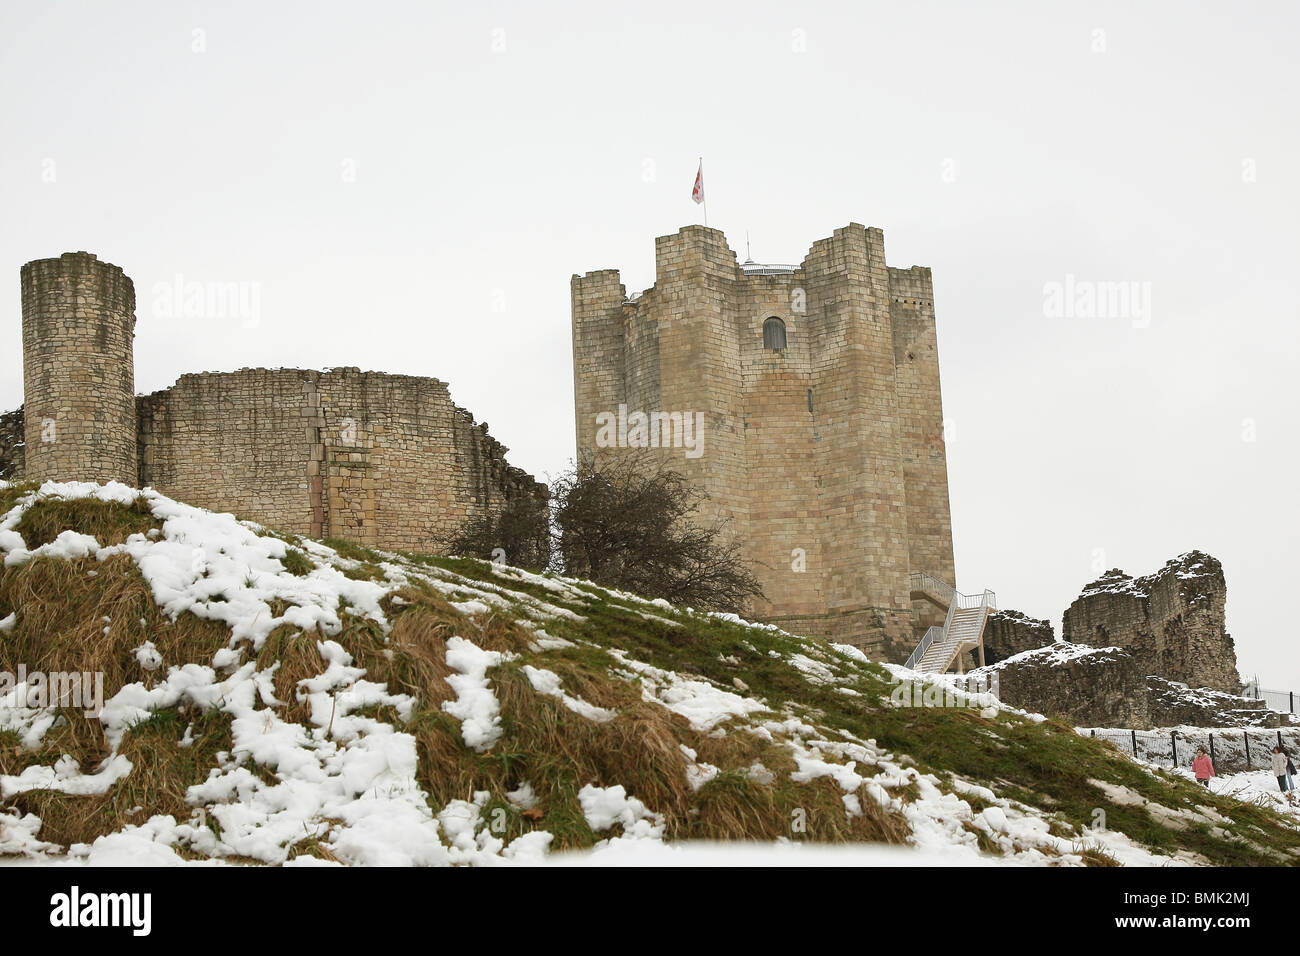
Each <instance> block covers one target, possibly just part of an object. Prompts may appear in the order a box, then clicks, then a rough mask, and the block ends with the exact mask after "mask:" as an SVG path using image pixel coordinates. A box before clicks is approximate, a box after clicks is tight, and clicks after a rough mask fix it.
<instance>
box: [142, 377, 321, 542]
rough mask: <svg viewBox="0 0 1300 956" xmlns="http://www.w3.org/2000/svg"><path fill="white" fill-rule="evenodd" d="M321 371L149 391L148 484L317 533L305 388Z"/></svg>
mask: <svg viewBox="0 0 1300 956" xmlns="http://www.w3.org/2000/svg"><path fill="white" fill-rule="evenodd" d="M313 374H315V373H310V372H301V371H298V370H296V369H274V370H268V369H242V370H240V371H238V372H223V373H206V372H205V373H201V374H195V375H182V376H181V378H180V379H179V380H178V381H177V382H176V384H175V385H173V386H172V387H171V388H169V389H165V390H163V391H160V392H154V393H153V394H152V395H146V396H142V397H141V398H140V400H139V402H138V409H137V410H138V419H139V435H140V460H139V472H140V483H141V484H142V485H148V486H151V487H153V488H156V489H157V490H159V491H161V492H162V493H163V494H165V495H168V496H170V497H172V498H176V499H177V500H179V501H184V502H185V503H186V504H191V505H195V506H196V507H200V508H208V509H211V510H214V511H230V512H233V513H235V514H236V515H238V516H239V517H241V518H248V519H250V520H253V521H257V522H260V523H262V524H265V525H267V526H269V527H272V528H275V529H277V530H280V531H287V532H291V533H295V534H311V533H312V532H313V530H314V528H313V525H312V513H311V499H310V495H309V475H308V463H309V461H310V460H311V444H310V442H309V441H308V437H307V429H308V417H309V414H310V408H309V406H308V402H307V398H306V388H305V387H306V385H307V384H308V383H309V382H310V377H311V375H313Z"/></svg>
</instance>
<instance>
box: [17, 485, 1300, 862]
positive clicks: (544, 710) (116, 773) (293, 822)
mask: <svg viewBox="0 0 1300 956" xmlns="http://www.w3.org/2000/svg"><path fill="white" fill-rule="evenodd" d="M0 554H2V555H3V570H2V571H0V670H4V671H7V672H8V673H10V674H12V675H14V676H15V678H16V677H17V675H18V673H19V667H20V665H21V667H22V671H23V673H24V674H25V675H26V677H27V682H26V683H24V684H19V685H17V686H14V679H11V680H10V685H9V686H8V687H0V690H3V691H5V692H7V696H6V697H4V698H3V700H0V853H4V854H17V855H23V856H26V857H29V858H32V859H40V860H52V861H73V862H76V861H92V862H131V863H151V864H164V863H181V862H202V861H226V862H246V863H247V862H257V863H271V864H277V863H296V864H305V863H320V862H326V863H330V862H341V863H349V864H417V865H425V864H457V863H468V864H488V863H498V862H514V863H540V862H547V861H551V862H554V861H557V860H560V861H579V862H584V861H585V862H598V863H600V862H615V863H617V862H629V861H630V862H638V863H641V862H651V863H663V862H667V863H677V862H693V861H696V860H702V861H705V862H715V861H716V860H717V859H718V854H723V855H724V856H725V855H726V854H727V853H728V852H729V851H728V850H727V849H726V843H725V842H721V841H736V840H748V841H756V842H755V845H753V846H751V847H750V848H749V849H748V850H747V851H745V852H744V853H741V854H740V855H738V856H737V857H736V859H737V861H739V862H744V861H745V860H746V859H748V860H754V859H756V857H755V854H756V853H760V854H762V855H761V857H757V859H762V861H763V862H771V861H777V862H780V861H783V860H785V859H787V858H788V859H790V860H792V861H794V862H800V861H801V860H803V859H810V858H811V859H816V860H817V862H824V861H827V860H829V859H831V857H828V856H827V855H826V854H827V853H828V852H829V851H814V850H813V849H812V848H809V847H803V848H800V847H797V846H795V845H796V844H800V843H823V844H825V843H838V844H844V845H845V846H846V847H847V848H849V849H846V850H845V851H844V852H846V853H848V854H850V855H849V856H848V857H844V856H841V857H839V859H841V860H851V861H853V862H862V861H865V862H883V863H889V864H893V863H897V862H899V861H900V860H901V859H906V860H910V861H912V862H925V863H933V862H937V861H943V862H950V863H954V864H961V863H999V862H1013V863H1031V864H1065V865H1078V864H1097V863H1114V862H1119V863H1126V864H1165V863H1170V862H1176V863H1204V862H1215V863H1260V862H1289V861H1291V860H1293V859H1295V857H1296V854H1297V852H1300V833H1298V832H1297V827H1296V824H1295V822H1294V820H1293V819H1289V818H1286V817H1283V816H1282V815H1279V814H1277V813H1275V812H1274V811H1273V810H1271V809H1268V808H1264V807H1258V806H1254V805H1251V804H1246V803H1239V802H1236V801H1233V800H1231V799H1230V798H1226V797H1216V796H1212V795H1208V794H1205V793H1204V791H1201V790H1200V789H1199V788H1197V787H1196V786H1195V785H1194V784H1190V783H1188V782H1186V781H1183V780H1179V779H1178V778H1176V777H1175V776H1173V775H1169V774H1161V773H1157V772H1152V771H1150V770H1147V769H1145V768H1142V767H1140V766H1138V765H1136V764H1134V763H1133V762H1131V761H1129V760H1127V759H1125V758H1124V757H1122V756H1120V755H1118V754H1116V753H1114V752H1113V751H1111V750H1109V749H1107V748H1105V747H1104V746H1102V745H1100V744H1098V743H1097V742H1095V741H1090V740H1084V739H1081V738H1079V737H1078V736H1076V735H1075V734H1073V733H1072V732H1071V731H1070V730H1069V728H1065V727H1060V726H1057V725H1054V724H1051V723H1050V722H1044V721H1042V720H1041V718H1039V719H1037V720H1035V719H1033V718H1031V717H1030V716H1028V715H1023V714H1020V713H1017V712H1014V711H1011V710H1007V709H1004V708H1000V707H999V706H998V705H997V702H996V701H995V700H993V699H992V698H989V697H979V698H974V699H968V698H966V697H964V696H962V695H956V696H954V695H952V694H948V695H944V694H943V693H938V694H936V693H934V688H933V686H931V688H930V692H929V693H926V692H925V690H926V687H925V685H924V684H923V683H922V682H923V680H924V679H923V678H921V677H920V675H916V674H913V673H911V672H905V671H902V669H901V668H887V667H882V666H880V665H877V664H873V663H871V662H869V661H867V660H866V659H865V658H863V657H862V655H861V654H860V653H858V652H857V651H855V650H853V649H851V648H847V647H837V646H833V645H829V644H825V643H823V642H820V641H812V640H806V639H801V638H796V637H792V636H790V635H788V634H785V633H784V632H782V631H780V630H778V629H776V628H773V627H770V626H761V625H750V624H747V623H745V622H743V621H740V620H738V619H736V618H734V617H730V616H724V615H708V614H696V613H693V612H690V611H688V610H682V609H678V608H674V607H671V606H669V605H667V604H666V603H664V602H661V601H656V602H650V601H645V600H642V599H640V598H637V597H635V596H632V595H628V594H621V593H615V592H610V591H607V590H603V589H600V588H596V587H594V586H592V585H589V584H586V583H584V582H580V581H572V580H566V579H563V578H558V577H553V576H542V575H535V574H530V573H527V572H524V571H520V570H517V569H514V568H510V567H506V566H500V565H492V564H487V563H484V562H477V561H469V560H458V559H443V558H427V557H423V556H415V555H396V554H387V553H376V552H370V551H366V550H364V549H360V548H356V547H355V546H351V545H348V544H346V543H344V542H331V543H330V544H325V543H319V542H315V541H310V540H306V539H303V538H298V537H295V536H288V535H279V534H276V533H273V532H271V531H268V530H267V529H263V528H261V527H259V526H257V525H255V524H252V523H249V522H242V521H238V520H236V519H235V518H234V517H232V516H230V515H222V514H213V513H210V512H206V511H203V510H201V509H197V508H192V507H190V506H187V505H185V504H182V503H179V502H176V501H173V500H171V499H168V498H166V497H165V496H163V495H160V494H157V493H156V492H153V491H150V490H145V491H143V492H140V491H136V490H134V489H130V488H126V487H124V486H121V485H115V484H110V485H107V486H101V485H94V484H81V483H69V484H54V483H47V484H45V485H43V486H41V487H40V488H38V489H37V488H31V487H27V488H22V487H15V486H9V485H5V484H4V483H0ZM69 672H77V673H78V674H94V673H100V674H102V675H103V688H104V699H103V700H102V701H94V702H93V706H86V707H72V706H69V702H68V700H66V699H65V700H64V701H62V702H60V701H58V700H51V699H49V697H50V695H49V694H48V693H45V694H44V696H42V693H37V692H36V690H37V689H36V688H35V684H36V681H37V677H33V675H50V674H66V673H69ZM40 679H42V680H43V679H44V677H43V676H42V677H41V678H40ZM65 689H66V688H65ZM913 690H915V691H917V692H916V693H911V691H913ZM904 691H905V692H904ZM945 696H946V699H945ZM65 697H66V695H65ZM60 703H62V704H63V706H59V704H60ZM935 703H939V704H941V705H942V704H945V703H946V704H947V705H948V706H930V705H933V704H935ZM87 711H88V712H87ZM1098 810H1100V811H1103V812H1101V813H1098V812H1097V811H1098ZM1171 821H1172V822H1171ZM665 844H668V845H669V846H668V847H665ZM890 845H892V846H894V847H895V849H893V850H887V849H886V848H887V847H888V846H890ZM674 846H675V847H678V849H676V850H674V849H672V847H674ZM762 847H766V848H767V849H762ZM853 847H857V848H858V849H857V850H854V849H852V848H853ZM801 853H803V854H812V856H807V855H805V856H803V857H800V856H799V854H801ZM773 854H775V855H773ZM900 854H901V856H900ZM832 856H833V854H832Z"/></svg>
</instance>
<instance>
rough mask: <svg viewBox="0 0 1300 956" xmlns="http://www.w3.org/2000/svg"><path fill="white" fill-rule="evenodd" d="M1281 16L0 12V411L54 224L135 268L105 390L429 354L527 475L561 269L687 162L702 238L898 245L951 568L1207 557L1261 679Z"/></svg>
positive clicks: (602, 239)
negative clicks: (220, 288)
mask: <svg viewBox="0 0 1300 956" xmlns="http://www.w3.org/2000/svg"><path fill="white" fill-rule="evenodd" d="M1209 7H1213V8H1215V9H1216V10H1217V11H1219V12H1207V10H1206V9H1205V8H1209ZM1297 9H1298V8H1297V6H1296V5H1295V4H1290V3H1259V4H1255V3H1243V2H1238V3H1233V4H1188V3H1132V2H1117V3H1095V2H1092V3H1051V4H1042V3H1025V4H991V5H984V6H980V5H977V4H973V3H959V2H954V3H930V4H927V3H889V4H878V3H864V2H861V0H856V2H848V3H842V4H830V3H827V4H790V3H766V2H752V0H751V2H746V3H736V4H722V3H700V2H698V0H696V2H691V3H673V2H656V3H653V4H644V3H642V4H631V5H626V6H625V8H624V7H620V6H618V5H614V4H609V3H604V2H601V3H596V2H581V3H578V2H574V0H566V2H565V3H563V4H561V5H556V4H524V3H480V4H456V5H452V4H441V3H437V4H435V3H428V2H408V3H396V2H372V3H368V4H357V3H341V2H314V3H300V4H288V3H280V4H272V3H257V2H244V3H240V2H233V3H220V4H217V3H162V2H158V3H139V2H135V3H132V2H122V0H118V2H114V3H112V4H108V3H92V2H87V3H43V4H37V3H27V4H7V5H5V7H4V8H3V10H2V12H0V89H2V90H3V97H2V98H0V131H2V134H0V136H2V138H0V143H2V144H3V147H2V148H0V222H2V223H3V225H4V228H3V229H0V277H7V278H5V279H4V280H3V283H2V284H0V408H3V409H8V408H12V407H15V406H17V405H18V404H20V403H21V401H22V369H21V362H20V351H19V350H20V344H21V335H20V317H21V303H20V296H19V284H18V272H19V267H20V266H21V265H22V263H24V262H26V261H28V260H31V259H37V258H45V257H49V256H57V255H59V254H60V253H62V252H66V251H75V250H81V249H84V250H87V251H90V252H94V253H96V254H97V255H98V256H99V257H100V258H101V259H105V260H108V261H110V262H114V263H116V264H118V265H120V266H122V268H123V269H125V270H126V272H127V274H128V275H130V276H131V277H132V278H133V279H134V280H135V285H136V291H137V298H138V322H137V325H136V340H135V357H136V387H137V389H138V390H139V391H142V392H148V391H154V390H157V389H160V388H165V387H167V386H168V385H170V384H171V383H172V382H173V381H174V380H175V379H176V378H177V376H179V375H180V374H182V373H185V372H193V371H203V370H212V371H218V370H231V369H237V368H241V367H246V366H269V367H279V366H287V367H305V368H317V367H319V368H323V367H329V366H337V365H357V366H360V367H362V368H364V369H375V370H382V371H388V372H402V373H410V374H417V375H430V376H436V377H438V378H441V379H444V380H446V381H448V382H449V383H450V385H451V393H452V397H453V399H454V400H455V401H456V402H457V403H459V404H461V405H464V406H465V407H467V408H468V409H470V410H471V411H472V412H473V413H474V414H475V416H476V417H477V418H478V419H479V420H480V421H487V422H489V424H490V428H491V431H492V433H493V434H494V435H495V436H496V437H498V438H499V439H500V440H501V441H503V442H504V443H505V444H506V445H508V446H509V447H510V448H511V454H510V458H511V460H512V462H513V463H515V464H517V465H520V466H521V467H523V468H526V469H528V470H529V471H531V472H533V473H534V474H536V475H538V476H539V477H543V478H544V477H545V476H546V475H547V473H555V472H556V471H558V470H559V469H561V468H562V467H563V466H564V465H565V463H566V462H567V461H568V459H569V458H571V457H572V455H573V447H574V436H573V410H572V384H573V382H572V370H571V353H570V332H569V277H570V276H571V275H572V274H573V273H575V272H587V271H591V270H594V269H601V268H618V269H621V270H622V271H623V277H624V281H625V282H626V283H627V286H628V290H629V292H638V291H640V290H642V289H643V288H645V287H646V286H648V285H649V284H650V283H651V282H652V281H653V275H654V262H653V253H654V242H653V241H654V237H655V236H658V235H663V234H666V233H669V232H674V231H676V230H677V229H678V228H680V227H681V226H683V225H685V224H688V223H691V222H698V221H699V212H700V211H699V208H698V207H697V206H695V205H694V204H693V203H691V201H690V187H691V183H692V181H693V179H694V176H695V169H696V163H697V160H698V157H699V156H700V155H703V156H704V159H705V174H706V186H707V193H708V198H709V205H708V210H709V219H710V224H711V225H713V226H716V227H718V228H721V229H723V230H725V231H726V234H727V236H728V238H729V240H730V242H731V245H732V248H733V249H736V250H738V251H739V252H740V253H741V258H744V242H745V234H746V231H748V232H749V235H750V237H751V239H752V244H753V256H754V258H755V259H756V260H759V261H769V262H799V261H801V260H802V258H803V257H804V255H805V254H806V253H807V251H808V247H809V246H810V245H811V244H812V243H813V242H814V241H815V240H817V239H819V238H822V237H825V236H828V235H830V233H831V232H832V230H834V229H835V228H837V227H840V226H843V225H845V224H847V223H849V222H860V223H864V224H866V225H869V226H878V227H880V228H881V229H883V230H884V234H885V249H886V255H887V258H888V260H889V262H890V264H891V265H895V266H904V267H906V266H909V265H912V264H921V265H928V266H931V267H932V268H933V270H934V284H935V307H936V311H937V316H938V327H939V357H940V364H941V368H942V376H943V402H944V409H945V413H946V418H947V420H948V464H949V479H950V483H951V497H952V512H953V532H954V536H955V544H956V560H957V574H958V579H959V580H958V582H957V583H958V586H959V587H960V588H961V589H962V590H965V591H979V590H980V589H982V588H984V587H989V588H992V589H994V590H996V591H997V593H998V596H999V599H1000V603H1001V605H1002V606H1004V607H1014V608H1020V609H1023V610H1025V611H1026V612H1028V613H1030V614H1033V615H1035V616H1039V617H1048V618H1050V619H1051V620H1052V622H1053V624H1054V626H1055V627H1056V629H1057V632H1058V634H1059V632H1060V623H1061V612H1062V611H1063V610H1064V609H1065V608H1066V607H1067V606H1068V605H1069V603H1070V601H1071V600H1072V599H1073V598H1074V597H1075V596H1076V595H1077V594H1078V592H1079V590H1080V589H1081V588H1082V586H1083V585H1084V584H1085V583H1087V582H1088V581H1090V580H1092V579H1093V578H1095V577H1096V576H1097V574H1098V572H1099V571H1101V570H1104V569H1106V568H1111V567H1121V568H1123V569H1125V570H1127V571H1129V572H1130V573H1133V574H1142V573H1147V572H1150V571H1153V570H1155V569H1156V568H1158V567H1159V566H1160V565H1161V564H1163V563H1164V561H1165V560H1166V559H1168V558H1170V557H1173V556H1174V555H1177V554H1179V553H1181V552H1183V551H1187V550H1189V549H1193V548H1199V549H1202V550H1206V551H1208V552H1210V553H1211V554H1213V555H1215V556H1216V557H1218V558H1219V559H1220V560H1222V562H1223V565H1224V570H1225V573H1226V576H1227V580H1228V586H1229V600H1228V628H1229V630H1230V631H1231V633H1232V634H1233V636H1234V637H1235V638H1236V642H1237V652H1238V658H1239V662H1240V664H1241V667H1242V670H1243V672H1244V673H1246V674H1247V675H1251V674H1254V673H1258V674H1259V675H1260V677H1261V679H1262V681H1263V683H1264V684H1265V686H1268V687H1278V688H1296V689H1297V690H1300V640H1298V639H1297V615H1296V613H1295V611H1294V610H1293V608H1292V606H1291V604H1290V603H1289V602H1290V601H1292V600H1294V596H1295V595H1296V593H1297V591H1298V590H1300V588H1297V584H1296V574H1297V570H1298V569H1297V560H1296V538H1297V532H1298V531H1300V505H1297V500H1298V497H1300V495H1298V493H1297V488H1298V486H1300V452H1298V451H1297V448H1296V439H1297V432H1298V431H1300V430H1298V429H1297V418H1296V416H1297V411H1300V399H1298V398H1297V396H1298V394H1300V386H1298V385H1297V376H1300V366H1298V359H1300V331H1298V330H1297V326H1298V324H1300V314H1298V307H1297V303H1300V279H1297V263H1298V262H1300V240H1298V239H1297V233H1298V230H1300V223H1297V213H1298V212H1300V188H1297V178H1298V172H1297V171H1298V170H1300V131H1298V130H1300V124H1297V107H1296V100H1295V97H1296V93H1297V91H1298V90H1300V67H1298V66H1297V64H1300V56H1297V54H1296V49H1295V47H1296V42H1297V41H1296V37H1297V35H1300V14H1298V13H1297ZM178 283H179V284H180V285H181V287H182V288H183V287H184V286H185V284H187V283H200V284H202V285H201V287H202V288H213V287H215V286H216V285H219V284H221V283H241V284H242V286H241V288H242V289H243V290H244V294H245V298H244V300H243V302H242V304H240V303H235V304H234V306H231V307H228V308H226V309H224V310H216V312H217V314H210V313H209V314H202V315H187V314H186V312H185V309H184V308H183V306H184V303H183V302H182V303H175V302H172V301H171V300H170V293H169V291H168V290H170V289H173V288H175V287H176V286H177V284H178ZM1101 283H1127V284H1130V285H1126V286H1125V287H1124V288H1127V289H1130V290H1131V291H1132V292H1133V295H1132V296H1130V301H1129V302H1127V303H1122V302H1121V303H1117V304H1116V303H1113V304H1112V305H1110V306H1106V307H1102V308H1092V309H1090V308H1089V306H1088V304H1087V298H1086V297H1087V296H1088V295H1089V294H1090V290H1092V291H1095V290H1098V289H1101V288H1104V287H1103V286H1101V285H1100V284H1101ZM1112 288H1114V287H1112ZM1067 291H1068V292H1069V298H1070V301H1071V303H1073V305H1072V307H1070V308H1068V309H1067V308H1057V306H1059V305H1060V304H1061V300H1060V299H1059V298H1057V299H1054V298H1053V297H1054V294H1055V292H1063V293H1064V292H1067ZM1062 312H1066V313H1069V314H1064V315H1063V314H1061V313H1062ZM1080 313H1082V314H1080Z"/></svg>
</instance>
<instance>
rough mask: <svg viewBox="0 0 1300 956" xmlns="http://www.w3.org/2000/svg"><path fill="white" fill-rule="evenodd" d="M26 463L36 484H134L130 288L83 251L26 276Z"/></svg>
mask: <svg viewBox="0 0 1300 956" xmlns="http://www.w3.org/2000/svg"><path fill="white" fill-rule="evenodd" d="M22 293H23V391H24V394H25V402H24V406H23V409H24V413H25V416H26V447H25V451H26V460H25V462H24V466H23V473H24V474H25V475H26V476H27V477H29V478H36V479H40V480H46V479H53V480H55V481H69V480H73V479H79V480H83V481H122V482H126V483H128V484H134V483H135V477H136V476H135V458H136V452H135V366H134V364H133V354H134V353H133V345H132V343H133V339H134V336H135V286H134V285H133V284H132V283H131V280H130V279H128V278H127V277H126V275H125V273H123V272H122V270H121V269H119V268H118V267H117V266H115V265H110V264H109V263H107V262H100V261H99V260H98V259H96V258H95V257H94V256H93V255H91V254H90V253H88V252H69V253H65V254H64V255H62V256H60V257H59V258H58V259H38V260H37V261H35V262H29V263H27V265H25V266H23V268H22Z"/></svg>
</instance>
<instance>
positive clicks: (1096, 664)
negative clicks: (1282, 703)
mask: <svg viewBox="0 0 1300 956" xmlns="http://www.w3.org/2000/svg"><path fill="white" fill-rule="evenodd" d="M1143 670H1144V668H1143V667H1142V666H1140V665H1139V663H1138V659H1137V658H1136V657H1135V656H1134V655H1133V653H1131V652H1130V651H1127V650H1124V649H1122V648H1118V647H1089V646H1087V645H1086V644H1067V643H1064V642H1058V643H1056V644H1054V645H1052V646H1050V647H1040V648H1035V649H1033V650H1029V651H1024V652H1023V653H1020V654H1017V655H1015V656H1013V657H1010V658H1007V659H1006V660H1003V661H999V662H998V663H997V664H992V665H989V666H987V667H984V668H981V669H978V670H973V671H971V672H969V674H968V675H967V677H968V679H970V680H987V681H989V682H990V683H992V684H993V685H994V686H995V687H996V690H997V694H998V697H999V699H1001V700H1002V701H1003V702H1005V703H1007V704H1010V705H1011V706H1012V707H1019V708H1022V709H1024V710H1028V711H1030V712H1031V713H1039V714H1046V715H1047V716H1049V717H1055V718H1057V719H1059V720H1064V721H1066V722H1067V723H1069V724H1071V725H1072V726H1075V727H1123V728H1132V729H1134V730H1151V729H1153V728H1157V727H1181V726H1193V727H1285V726H1291V725H1292V723H1293V722H1294V721H1293V719H1292V718H1291V717H1290V715H1287V714H1280V713H1278V712H1276V711H1272V710H1269V709H1268V707H1267V705H1266V704H1265V703H1264V701H1262V700H1252V699H1250V698H1248V697H1240V696H1238V695H1236V694H1225V693H1221V692H1219V691H1214V690H1208V689H1206V688H1195V689H1194V688H1191V687H1188V686H1187V685H1186V684H1183V683H1179V682H1177V681H1170V680H1166V679H1165V678H1163V677H1157V676H1154V675H1150V674H1144V673H1143Z"/></svg>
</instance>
